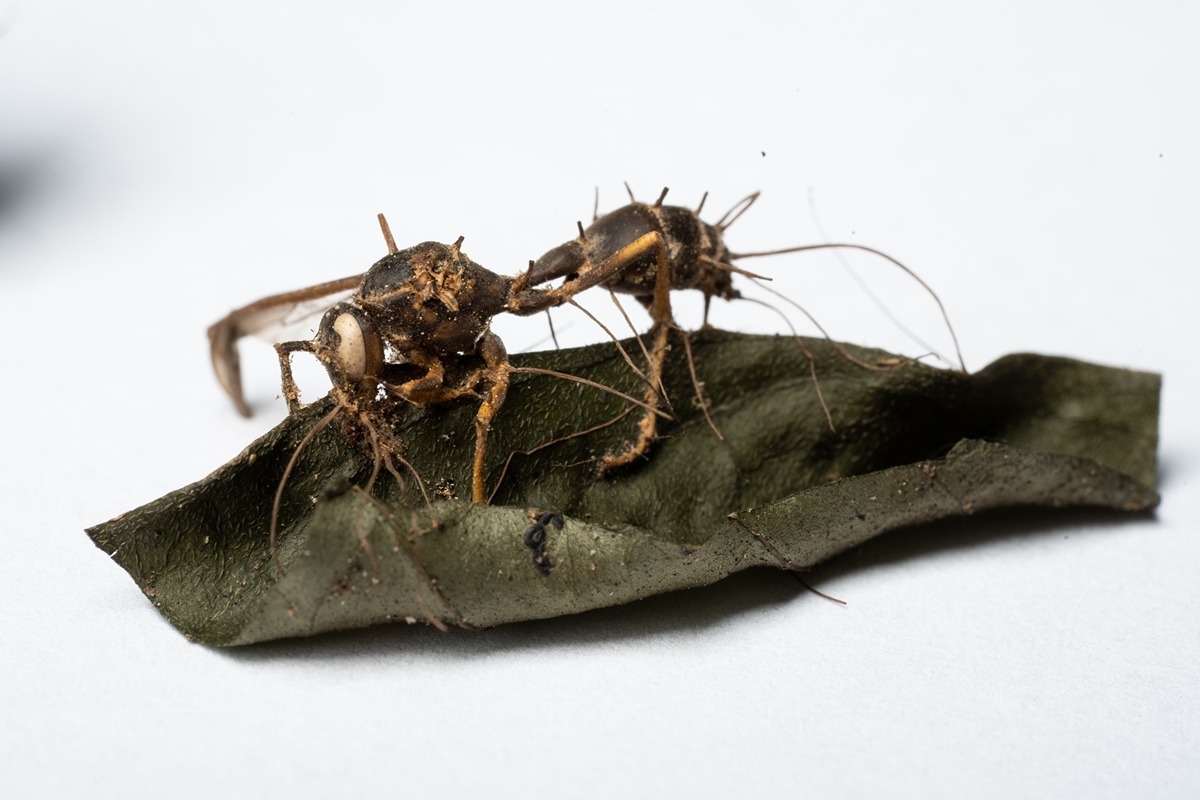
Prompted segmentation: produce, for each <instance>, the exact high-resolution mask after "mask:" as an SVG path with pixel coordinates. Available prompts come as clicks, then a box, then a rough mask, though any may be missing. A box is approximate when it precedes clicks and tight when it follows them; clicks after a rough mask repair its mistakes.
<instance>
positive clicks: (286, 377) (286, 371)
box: [275, 341, 315, 414]
mask: <svg viewBox="0 0 1200 800" xmlns="http://www.w3.org/2000/svg"><path fill="white" fill-rule="evenodd" d="M275 352H276V353H277V354H278V355H279V374H280V378H281V382H282V387H283V397H284V399H285V400H287V406H288V413H289V414H294V413H296V411H297V410H299V408H300V387H298V386H297V385H296V379H295V378H293V377H292V353H312V352H315V348H314V346H313V343H312V342H309V341H301V342H277V343H276V344H275Z"/></svg>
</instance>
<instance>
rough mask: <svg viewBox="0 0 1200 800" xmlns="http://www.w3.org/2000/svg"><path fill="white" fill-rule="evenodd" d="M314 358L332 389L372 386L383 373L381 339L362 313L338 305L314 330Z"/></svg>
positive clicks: (349, 307) (348, 306) (346, 305)
mask: <svg viewBox="0 0 1200 800" xmlns="http://www.w3.org/2000/svg"><path fill="white" fill-rule="evenodd" d="M315 343H316V356H317V358H318V359H319V360H320V361H321V363H322V364H323V365H324V366H325V371H326V372H328V373H329V379H330V381H332V382H333V384H334V385H335V386H341V387H346V388H349V387H351V386H355V385H368V386H371V385H375V384H377V383H378V380H379V375H380V373H381V372H382V371H383V338H382V337H381V336H380V335H379V332H378V331H377V330H376V329H375V326H374V325H372V324H371V320H370V319H369V318H368V317H367V315H366V314H364V313H363V311H362V309H360V308H358V307H357V306H355V305H353V304H351V303H338V304H337V305H335V306H333V307H332V308H330V309H329V310H328V311H326V312H325V316H324V317H322V318H321V327H320V328H318V329H317V336H316V339H315Z"/></svg>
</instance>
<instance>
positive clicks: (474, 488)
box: [471, 332, 510, 503]
mask: <svg viewBox="0 0 1200 800" xmlns="http://www.w3.org/2000/svg"><path fill="white" fill-rule="evenodd" d="M476 352H478V353H479V355H480V356H482V357H483V360H484V362H485V363H486V364H487V366H486V367H484V369H483V370H482V378H483V380H484V381H485V382H486V383H487V384H488V389H487V394H486V395H485V396H484V398H483V402H482V403H481V404H480V405H479V411H478V413H476V414H475V463H474V465H473V467H472V470H471V499H472V500H474V501H475V502H476V503H486V502H487V491H486V488H485V486H484V476H483V466H484V459H485V456H486V455H487V437H488V431H489V430H491V426H492V419H494V418H495V416H496V412H497V411H499V410H500V406H502V405H504V399H505V397H507V396H508V374H509V369H510V368H509V366H508V353H507V352H506V351H505V349H504V343H503V342H501V341H500V337H498V336H497V335H496V334H494V333H491V332H489V333H488V334H487V335H486V336H484V337H483V339H482V340H480V342H479V346H478V348H477V350H476Z"/></svg>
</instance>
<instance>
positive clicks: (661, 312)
mask: <svg viewBox="0 0 1200 800" xmlns="http://www.w3.org/2000/svg"><path fill="white" fill-rule="evenodd" d="M655 237H656V241H655V247H656V252H655V256H656V259H657V262H658V263H657V267H656V271H655V276H654V299H653V301H652V302H651V303H650V308H649V310H650V317H651V318H652V319H653V320H654V328H653V333H654V343H653V345H652V346H651V348H650V364H649V370H648V371H647V375H646V377H647V378H648V380H647V382H646V397H645V400H646V405H647V406H648V407H651V410H648V411H647V412H646V413H645V414H644V415H643V416H642V421H641V422H640V423H639V424H638V438H637V441H635V442H634V443H633V444H631V445H629V446H628V447H627V448H626V449H625V450H624V452H621V453H617V454H612V453H606V454H605V455H604V458H602V459H601V460H600V474H601V475H604V474H606V473H607V472H609V471H611V470H614V469H617V468H618V467H623V466H626V465H627V464H632V463H633V462H634V461H635V460H637V459H638V458H641V457H642V456H643V455H644V454H645V452H646V450H647V449H649V447H650V443H651V442H652V441H654V435H655V429H656V427H657V419H656V418H657V416H658V415H657V414H656V413H655V409H657V408H658V404H659V403H660V402H661V399H660V397H659V394H658V392H659V388H660V387H661V385H662V373H663V364H664V363H665V362H666V360H667V348H668V339H667V337H668V336H669V335H670V333H671V328H672V327H673V326H674V324H675V323H674V318H673V317H672V315H671V263H670V259H669V254H668V252H667V245H666V242H665V241H664V240H663V238H662V237H661V236H660V235H658V234H655ZM642 238H646V237H642ZM637 241H638V242H640V241H641V239H639V240H637ZM634 244H637V242H634V243H633V244H631V245H629V246H628V247H626V248H622V250H620V251H618V252H617V253H616V254H614V256H613V258H616V257H617V256H620V255H621V253H623V252H624V251H625V250H627V249H629V247H632V246H633V245H634ZM639 255H640V253H639ZM610 260H611V259H610Z"/></svg>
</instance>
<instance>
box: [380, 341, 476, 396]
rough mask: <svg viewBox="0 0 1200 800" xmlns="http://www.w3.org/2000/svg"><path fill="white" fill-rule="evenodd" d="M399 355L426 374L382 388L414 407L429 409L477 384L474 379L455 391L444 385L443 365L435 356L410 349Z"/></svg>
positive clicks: (471, 388)
mask: <svg viewBox="0 0 1200 800" xmlns="http://www.w3.org/2000/svg"><path fill="white" fill-rule="evenodd" d="M393 343H394V344H397V345H399V344H400V343H398V342H393ZM401 353H402V355H403V356H404V359H405V360H406V361H408V363H410V364H413V365H414V366H417V367H420V368H422V369H424V370H425V374H424V375H423V376H422V377H420V378H414V379H412V380H411V381H405V382H404V383H386V382H385V383H384V384H383V386H384V388H385V389H386V390H387V392H388V394H391V395H395V396H396V397H400V398H401V399H404V400H407V401H408V402H410V403H412V404H413V405H414V406H428V405H436V404H437V403H444V402H446V401H448V400H455V399H457V398H459V397H464V396H466V395H469V394H473V393H474V390H475V385H476V384H477V383H478V381H476V380H468V381H467V382H465V383H464V384H463V385H461V386H458V387H456V388H450V387H448V386H446V365H445V364H443V363H442V360H441V359H440V358H438V357H437V356H434V355H430V354H429V353H426V352H424V351H422V350H416V349H412V348H411V347H409V348H403V349H401Z"/></svg>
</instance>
